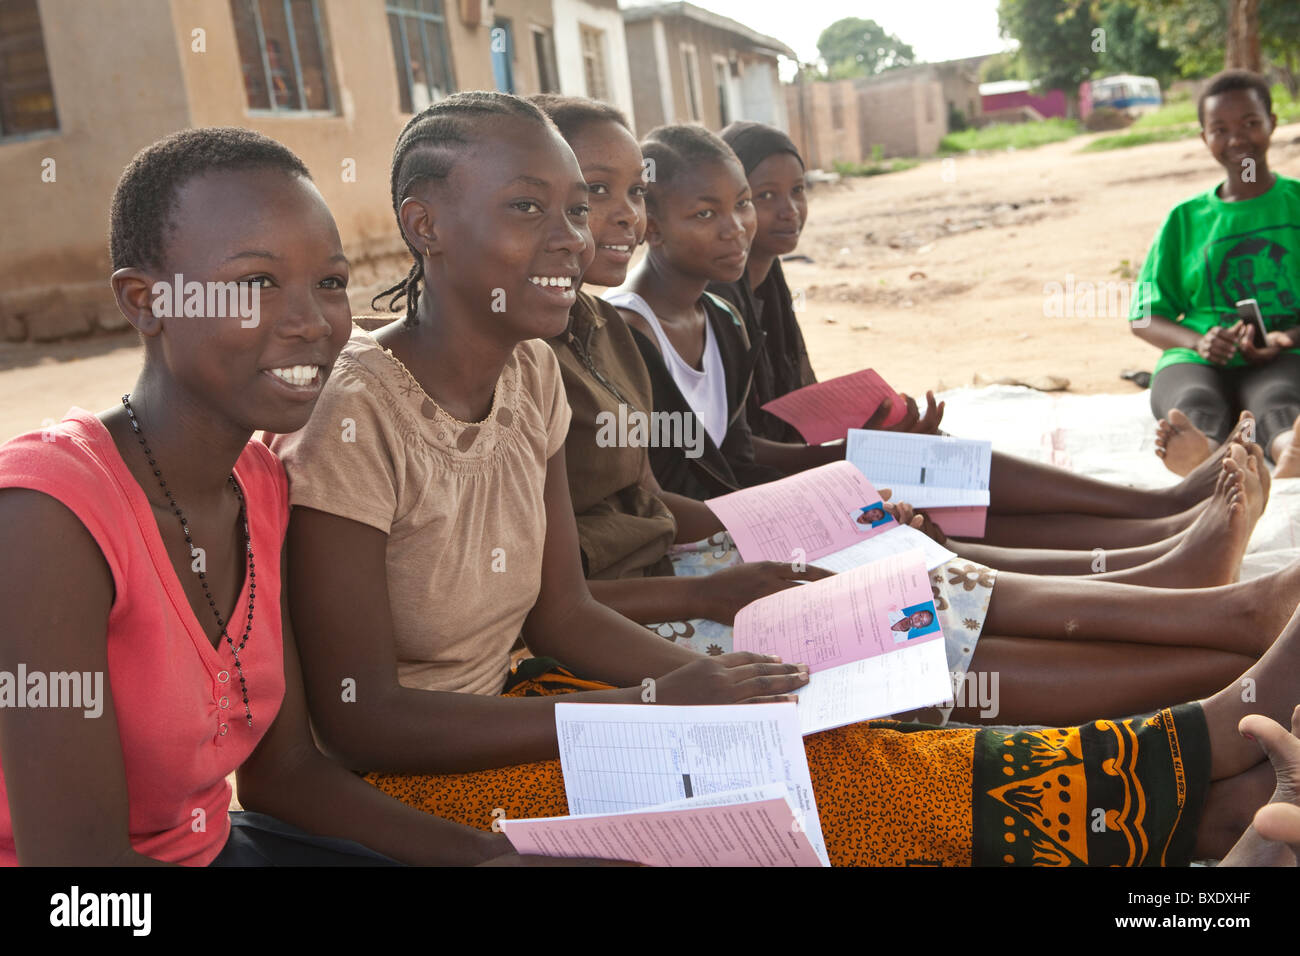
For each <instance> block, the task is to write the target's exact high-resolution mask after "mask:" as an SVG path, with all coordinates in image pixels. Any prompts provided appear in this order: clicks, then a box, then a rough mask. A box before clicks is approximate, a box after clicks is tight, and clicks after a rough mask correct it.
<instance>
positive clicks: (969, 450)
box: [844, 428, 993, 538]
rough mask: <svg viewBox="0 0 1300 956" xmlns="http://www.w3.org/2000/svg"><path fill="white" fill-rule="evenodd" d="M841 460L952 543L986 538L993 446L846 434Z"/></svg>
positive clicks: (940, 437)
mask: <svg viewBox="0 0 1300 956" xmlns="http://www.w3.org/2000/svg"><path fill="white" fill-rule="evenodd" d="M844 460H845V461H848V462H850V463H852V464H853V465H854V466H856V467H857V469H858V470H859V471H861V472H862V473H863V474H864V475H866V476H867V477H868V478H870V479H871V480H872V481H874V482H876V483H877V484H879V485H881V486H882V487H886V488H889V489H890V491H891V492H892V493H893V496H894V499H895V500H897V501H906V502H907V503H908V504H910V505H911V506H912V507H914V508H921V509H924V510H925V513H926V514H928V515H929V516H930V518H931V519H932V520H933V521H934V522H935V524H937V525H938V526H939V527H940V528H942V529H943V532H944V534H948V535H952V536H953V537H972V538H978V537H982V536H983V535H984V523H985V519H986V518H987V516H988V507H989V472H990V470H991V468H992V466H993V443H992V442H988V441H977V440H975V439H970V438H954V437H953V436H951V435H913V434H910V433H894V432H882V431H875V430H867V429H862V428H854V429H850V431H849V434H848V440H847V442H846V447H845V454H844Z"/></svg>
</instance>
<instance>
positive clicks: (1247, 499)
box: [1110, 442, 1268, 588]
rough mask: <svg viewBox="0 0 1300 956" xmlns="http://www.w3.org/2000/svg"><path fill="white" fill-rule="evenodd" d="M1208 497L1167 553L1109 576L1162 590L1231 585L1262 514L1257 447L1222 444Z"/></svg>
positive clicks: (1265, 470)
mask: <svg viewBox="0 0 1300 956" xmlns="http://www.w3.org/2000/svg"><path fill="white" fill-rule="evenodd" d="M1224 447H1225V449H1226V451H1225V452H1224V455H1223V460H1222V463H1221V464H1220V465H1219V476H1218V479H1217V482H1216V487H1215V489H1214V495H1213V496H1212V497H1211V498H1210V500H1209V501H1208V502H1207V503H1206V506H1205V508H1204V510H1202V511H1201V513H1200V514H1199V515H1198V516H1197V518H1196V520H1195V521H1193V522H1192V525H1191V527H1190V528H1188V529H1187V531H1186V532H1185V533H1184V534H1183V535H1182V536H1181V537H1180V538H1179V540H1178V543H1177V544H1176V545H1174V547H1173V548H1172V549H1171V550H1170V551H1169V552H1168V553H1167V554H1163V555H1161V556H1160V557H1158V558H1155V559H1154V560H1152V561H1149V562H1147V563H1146V564H1142V565H1139V566H1138V567H1136V568H1130V569H1129V570H1128V571H1118V572H1116V573H1115V574H1114V575H1112V576H1111V577H1110V580H1117V581H1124V582H1126V583H1129V584H1144V585H1147V586H1149V587H1164V588H1211V587H1218V586H1220V585H1224V584H1231V583H1232V582H1233V581H1235V580H1237V574H1238V572H1239V571H1240V570H1241V559H1242V557H1243V556H1244V555H1245V553H1246V544H1247V542H1249V541H1250V533H1251V532H1252V531H1254V530H1255V523H1256V522H1257V521H1259V516H1260V515H1261V514H1263V512H1264V497H1265V494H1264V486H1263V482H1262V481H1261V479H1260V472H1261V470H1263V471H1264V472H1265V473H1267V470H1268V469H1267V468H1266V467H1264V464H1263V453H1262V451H1259V446H1258V445H1256V446H1255V450H1256V451H1257V452H1259V454H1255V453H1253V452H1251V451H1249V450H1247V447H1246V446H1244V445H1240V444H1237V443H1236V442H1225V444H1224Z"/></svg>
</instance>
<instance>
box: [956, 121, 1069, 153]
mask: <svg viewBox="0 0 1300 956" xmlns="http://www.w3.org/2000/svg"><path fill="white" fill-rule="evenodd" d="M1082 129H1083V128H1082V127H1081V126H1080V125H1079V122H1078V121H1077V120H1068V119H1060V118H1056V117H1054V118H1052V119H1046V120H1043V121H1041V122H1038V123H992V124H990V125H988V126H984V127H981V128H980V129H967V130H962V131H961V132H960V133H949V134H948V135H947V136H945V137H944V138H943V139H941V140H940V141H939V152H940V153H965V152H969V151H970V150H1005V149H1032V148H1033V147H1035V146H1043V145H1045V144H1047V143H1058V142H1060V141H1061V140H1063V139H1070V138H1071V137H1072V136H1077V135H1079V133H1080V132H1082Z"/></svg>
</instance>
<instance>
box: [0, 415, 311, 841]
mask: <svg viewBox="0 0 1300 956" xmlns="http://www.w3.org/2000/svg"><path fill="white" fill-rule="evenodd" d="M50 438H52V439H53V440H48V439H50ZM235 480H236V481H238V482H239V484H240V487H241V488H242V489H243V492H244V500H245V502H246V503H247V508H248V522H249V534H250V535H251V536H252V542H253V557H254V560H255V561H256V571H257V597H256V599H255V604H254V617H253V630H252V633H251V634H249V637H248V643H247V645H246V646H245V648H244V650H243V652H242V653H241V654H240V660H241V662H242V664H243V669H244V677H245V678H246V680H247V682H248V691H249V694H248V696H249V706H250V708H251V709H252V713H253V726H252V727H251V728H250V727H249V726H248V721H247V719H246V717H245V714H244V701H243V696H242V694H241V693H240V689H239V674H238V672H237V671H236V669H235V663H234V658H233V657H232V655H231V649H230V645H229V644H228V643H227V642H226V641H225V640H224V639H223V640H222V642H221V646H220V647H219V648H213V646H212V643H211V642H210V641H209V640H208V638H207V635H206V634H205V633H204V632H203V629H202V628H201V627H200V626H199V622H198V619H197V618H196V617H195V616H194V612H193V610H192V609H191V607H190V604H189V601H188V600H187V599H186V597H185V592H184V591H183V590H182V588H181V583H180V579H179V578H178V577H177V576H176V570H175V567H174V566H173V564H172V562H171V559H170V558H168V556H167V554H166V552H165V551H164V548H163V542H162V537H161V535H160V534H159V532H158V524H157V522H156V521H155V519H154V516H153V512H152V510H151V509H150V506H149V501H148V499H147V498H146V497H145V494H144V491H143V489H141V487H140V485H139V484H138V483H137V482H136V480H135V478H134V477H133V476H132V475H131V473H130V471H128V470H127V467H126V463H125V462H124V461H123V460H122V456H121V455H120V454H119V453H118V450H117V446H116V445H115V444H114V443H113V439H112V437H111V436H110V434H109V432H108V429H107V428H105V427H104V425H103V423H102V422H100V421H99V419H98V418H96V417H95V416H94V415H92V414H90V413H89V412H87V411H85V410H84V409H80V408H73V409H72V410H71V411H69V412H68V414H67V416H66V417H65V418H64V420H63V421H62V422H60V423H59V424H58V425H57V426H54V427H52V428H50V429H46V430H44V431H35V432H29V433H27V434H25V435H20V436H19V437H17V438H15V439H13V440H12V441H9V442H6V443H5V444H4V445H0V488H29V489H33V490H35V491H39V492H42V493H44V494H47V495H49V496H50V497H52V498H55V499H56V500H58V501H59V502H61V503H62V504H63V505H64V506H65V507H67V508H68V509H69V510H70V511H72V512H73V514H75V515H76V516H77V518H78V519H79V520H80V521H81V523H82V524H83V525H85V527H86V529H87V530H88V531H89V532H90V534H91V535H92V536H93V537H94V539H95V542H96V543H97V544H98V545H99V548H100V551H102V552H103V555H104V559H105V561H106V562H107V563H108V566H109V568H110V570H111V571H112V575H113V588H114V597H113V604H112V607H111V609H110V611H109V617H108V635H107V639H108V674H107V675H106V676H105V677H104V678H103V685H104V691H105V693H104V695H103V696H104V697H107V696H108V695H107V690H108V688H109V687H111V688H112V699H113V707H114V712H115V714H116V717H117V724H118V733H119V736H120V738H121V741H122V758H123V761H124V766H125V769H126V787H127V799H128V805H129V829H130V836H131V844H132V846H133V847H134V848H135V850H136V852H138V853H141V854H144V855H145V856H150V857H153V858H155V859H158V860H164V861H167V862H171V863H181V864H186V865H192V866H205V865H207V864H208V863H210V862H212V860H213V859H214V858H215V857H216V856H217V854H218V853H220V852H221V848H222V847H223V846H224V845H225V842H226V837H227V835H228V833H229V830H230V818H229V817H228V816H227V810H228V809H229V806H230V796H231V790H230V784H229V783H227V782H226V777H227V775H229V774H230V773H231V772H232V771H234V770H235V768H237V767H238V766H239V765H240V764H242V763H243V762H244V761H245V760H246V759H247V758H248V756H249V755H250V754H251V753H252V751H253V749H254V748H255V747H256V746H257V744H258V742H259V741H260V740H261V739H262V735H263V734H265V733H266V731H267V729H268V728H269V727H270V726H271V722H272V721H273V720H274V719H275V715H276V714H277V713H278V712H279V709H280V703H281V701H282V699H283V697H284V656H283V646H282V633H281V623H280V550H281V545H282V543H283V541H284V533H285V529H286V527H287V525H288V522H289V496H288V480H287V478H286V476H285V472H284V468H283V466H281V464H280V461H279V459H277V458H276V457H275V455H274V454H273V453H272V452H271V451H270V449H268V448H267V447H266V446H265V445H263V444H261V443H260V442H257V441H250V442H249V443H248V445H247V447H245V449H244V451H243V453H242V454H241V455H240V456H239V460H238V462H236V464H235ZM184 504H185V503H184V502H183V501H182V502H181V506H182V507H184ZM196 544H197V545H198V546H200V547H202V544H203V543H202V542H201V541H200V542H196ZM247 606H248V581H247V579H245V581H244V586H243V589H242V590H241V591H240V595H239V598H238V600H237V602H236V604H235V607H236V609H237V610H236V611H235V613H234V614H233V618H234V621H235V622H240V623H241V624H242V621H243V620H244V619H245V613H246V608H247ZM231 633H232V636H233V637H234V638H235V641H236V643H238V641H239V637H240V635H242V633H243V628H242V626H241V627H240V628H239V630H238V631H234V630H233V623H232V632H231ZM17 663H21V662H15V665H14V667H15V672H16V665H17ZM20 692H21V689H20ZM100 704H101V706H102V704H103V699H102V698H101V700H100ZM86 719H87V720H93V719H101V720H102V719H105V718H104V717H99V718H93V717H87V718H86ZM17 862H18V858H17V855H16V853H15V850H14V837H13V827H12V824H11V822H10V818H9V801H8V795H7V792H6V790H5V785H4V768H3V766H2V765H0V865H8V866H13V865H16V864H17Z"/></svg>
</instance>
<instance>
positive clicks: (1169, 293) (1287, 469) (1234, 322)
mask: <svg viewBox="0 0 1300 956" xmlns="http://www.w3.org/2000/svg"><path fill="white" fill-rule="evenodd" d="M1198 113H1199V115H1200V119H1201V139H1202V140H1204V141H1205V145H1206V146H1208V147H1209V150H1210V153H1211V155H1212V156H1213V157H1214V158H1215V160H1216V161H1217V162H1218V163H1219V165H1220V166H1222V167H1223V168H1224V170H1225V171H1226V172H1227V174H1228V176H1227V179H1225V180H1224V181H1223V182H1222V183H1221V184H1219V185H1218V186H1216V187H1215V188H1214V189H1212V190H1210V191H1208V192H1205V193H1202V194H1200V195H1198V196H1194V197H1193V198H1191V199H1189V200H1187V201H1186V202H1183V203H1181V204H1179V205H1178V206H1176V207H1175V208H1174V209H1173V211H1172V212H1170V213H1169V216H1168V217H1167V218H1166V219H1165V222H1164V225H1163V226H1162V227H1161V229H1160V232H1159V233H1158V234H1157V236H1156V239H1155V242H1154V243H1153V244H1152V246H1151V249H1150V251H1149V252H1148V253H1147V259H1146V263H1145V265H1143V267H1142V273H1141V275H1140V276H1139V278H1138V284H1137V285H1138V287H1137V291H1136V293H1135V295H1134V296H1133V312H1132V315H1131V316H1130V319H1129V321H1130V322H1131V323H1132V328H1133V333H1134V334H1135V335H1137V336H1138V337H1139V338H1142V339H1145V340H1146V341H1147V342H1150V343H1151V344H1152V345H1154V346H1156V347H1158V348H1160V349H1161V350H1162V351H1163V354H1162V355H1161V356H1160V361H1159V362H1157V363H1156V370H1155V379H1154V381H1153V382H1152V385H1151V410H1152V411H1153V412H1154V413H1155V416H1156V417H1157V418H1158V419H1160V426H1159V434H1158V435H1157V441H1156V454H1157V455H1159V456H1160V457H1161V458H1162V459H1163V460H1164V462H1165V465H1166V466H1167V467H1168V468H1169V469H1170V470H1171V471H1174V472H1176V473H1178V474H1180V475H1185V474H1187V473H1188V472H1189V471H1191V470H1192V469H1193V468H1195V467H1196V465H1197V464H1199V463H1200V462H1202V461H1204V460H1205V458H1206V457H1207V456H1208V455H1209V454H1210V452H1211V451H1212V450H1213V449H1214V448H1215V447H1217V446H1218V445H1219V444H1221V443H1222V442H1223V441H1224V440H1225V439H1226V438H1227V437H1228V434H1229V432H1230V431H1231V430H1232V427H1233V424H1234V423H1235V422H1236V420H1237V417H1238V415H1239V414H1240V412H1241V410H1242V409H1249V410H1250V411H1251V412H1252V413H1254V416H1255V420H1256V422H1257V428H1258V441H1259V443H1260V445H1262V446H1263V447H1264V449H1265V452H1266V453H1267V454H1268V456H1269V458H1270V459H1272V460H1273V461H1274V462H1275V463H1277V465H1278V472H1277V474H1278V475H1280V476H1284V477H1286V476H1291V475H1300V449H1297V450H1296V452H1295V453H1294V454H1295V456H1296V460H1295V461H1292V460H1291V456H1292V454H1293V453H1292V452H1290V451H1289V449H1290V447H1291V441H1292V435H1293V430H1294V427H1295V423H1296V419H1297V417H1298V416H1300V327H1297V323H1298V322H1300V265H1298V264H1297V263H1298V261H1300V181H1298V180H1294V179H1290V178H1288V177H1286V176H1281V175H1278V174H1277V173H1274V172H1272V171H1270V170H1269V168H1268V146H1269V137H1270V136H1271V135H1272V132H1273V129H1274V127H1275V126H1276V125H1277V117H1276V116H1275V115H1274V114H1273V112H1272V100H1271V98H1270V96H1269V90H1268V83H1267V81H1266V80H1265V79H1264V78H1263V77H1261V76H1258V75H1256V74H1254V73H1249V72H1247V71H1245V70H1228V71H1225V72H1223V73H1220V74H1219V75H1218V76H1216V77H1215V78H1214V79H1212V80H1211V81H1210V83H1209V85H1208V86H1207V87H1206V88H1205V92H1204V93H1202V94H1201V99H1200V102H1199V104H1198ZM1247 299H1253V300H1254V301H1255V302H1256V303H1257V304H1258V306H1259V314H1260V316H1261V317H1262V320H1263V325H1264V331H1265V332H1266V336H1265V337H1264V339H1263V341H1262V342H1261V341H1256V339H1255V338H1254V326H1253V325H1252V324H1251V323H1250V322H1247V321H1245V320H1244V319H1241V318H1239V317H1238V314H1237V303H1238V302H1243V301H1244V300H1247Z"/></svg>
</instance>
